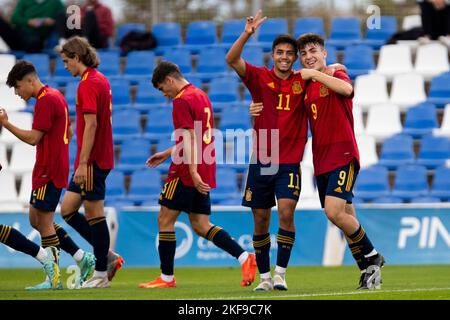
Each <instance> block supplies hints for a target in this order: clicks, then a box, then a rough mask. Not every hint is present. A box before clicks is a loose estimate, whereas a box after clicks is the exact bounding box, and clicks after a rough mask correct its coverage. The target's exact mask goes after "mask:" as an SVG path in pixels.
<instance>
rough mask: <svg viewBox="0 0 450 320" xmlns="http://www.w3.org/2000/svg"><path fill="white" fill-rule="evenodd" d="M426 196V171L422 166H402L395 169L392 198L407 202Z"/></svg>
mask: <svg viewBox="0 0 450 320" xmlns="http://www.w3.org/2000/svg"><path fill="white" fill-rule="evenodd" d="M427 195H428V183H427V169H426V168H425V167H424V166H418V165H404V166H400V167H399V168H398V169H397V172H396V176H395V183H394V187H393V189H392V196H394V197H399V198H402V199H404V200H406V201H408V200H411V199H412V198H416V197H421V196H427Z"/></svg>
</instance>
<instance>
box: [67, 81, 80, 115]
mask: <svg viewBox="0 0 450 320" xmlns="http://www.w3.org/2000/svg"><path fill="white" fill-rule="evenodd" d="M77 89H78V82H75V81H72V82H69V83H67V86H66V90H65V95H64V96H65V98H66V101H67V105H68V106H69V114H70V115H74V114H75V113H76V105H75V103H76V99H77Z"/></svg>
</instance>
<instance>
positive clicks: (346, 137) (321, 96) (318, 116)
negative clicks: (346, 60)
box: [305, 71, 359, 176]
mask: <svg viewBox="0 0 450 320" xmlns="http://www.w3.org/2000/svg"><path fill="white" fill-rule="evenodd" d="M334 77H336V78H338V79H341V80H344V81H346V82H348V83H351V80H350V78H349V77H348V75H347V73H345V71H336V72H335V73H334ZM352 98H353V93H352V95H351V96H350V97H344V96H342V95H340V94H337V93H336V92H334V91H331V90H330V89H328V88H327V87H326V86H325V85H323V84H322V83H320V82H319V81H311V83H310V84H309V85H308V87H307V89H306V96H305V108H306V113H307V115H308V119H309V125H310V128H311V134H312V139H313V140H312V152H313V163H314V175H316V176H318V175H320V174H323V173H327V172H330V171H333V170H334V169H336V168H339V167H342V166H345V165H347V164H348V163H350V161H351V160H352V159H356V161H358V163H359V152H358V146H357V144H356V139H355V131H354V129H353V102H352Z"/></svg>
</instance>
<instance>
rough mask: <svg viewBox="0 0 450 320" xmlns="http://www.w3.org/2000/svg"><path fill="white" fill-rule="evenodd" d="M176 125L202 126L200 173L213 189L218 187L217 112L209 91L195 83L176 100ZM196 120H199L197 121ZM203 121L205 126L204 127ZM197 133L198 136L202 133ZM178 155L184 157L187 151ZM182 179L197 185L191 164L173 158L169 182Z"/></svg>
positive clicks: (168, 177) (173, 114) (174, 120)
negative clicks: (215, 138)
mask: <svg viewBox="0 0 450 320" xmlns="http://www.w3.org/2000/svg"><path fill="white" fill-rule="evenodd" d="M172 118H173V125H174V127H175V130H177V129H193V130H194V131H195V130H196V129H201V137H202V147H201V151H200V150H198V152H197V154H198V155H199V156H200V155H201V157H198V158H197V159H198V160H197V172H198V174H199V175H200V177H201V178H202V180H203V182H204V183H206V184H208V185H209V186H210V187H211V188H215V187H216V159H215V150H214V141H213V137H212V129H213V128H214V125H213V123H214V122H213V121H214V115H213V111H212V107H211V101H210V100H209V98H208V96H207V95H206V93H204V92H203V91H202V90H200V89H198V88H196V87H195V86H194V85H192V84H188V85H186V86H185V87H183V89H181V91H180V93H178V95H177V96H176V97H175V98H174V99H173V111H172ZM194 122H196V123H194ZM200 124H201V127H200ZM195 132H196V136H197V138H198V136H199V134H197V131H195ZM181 141H182V137H181V136H178V137H177V141H176V144H177V145H178V144H179V143H180V142H181ZM177 154H178V155H179V156H180V157H181V156H182V155H183V150H180V151H179V153H178V152H177ZM178 177H179V178H180V179H181V181H182V182H183V184H184V185H185V186H188V187H194V183H193V182H192V178H191V175H190V173H189V164H188V163H185V162H183V163H178V161H177V163H175V161H172V163H171V165H170V168H169V174H168V176H167V181H166V182H169V181H171V180H173V179H175V178H178Z"/></svg>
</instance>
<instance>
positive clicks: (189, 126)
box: [139, 61, 256, 288]
mask: <svg viewBox="0 0 450 320" xmlns="http://www.w3.org/2000/svg"><path fill="white" fill-rule="evenodd" d="M152 83H153V86H154V87H155V88H157V89H159V90H160V91H161V92H162V93H163V94H164V95H165V96H166V97H169V98H172V99H173V110H172V118H173V124H174V127H175V138H176V144H175V146H174V147H172V148H169V149H167V150H165V151H163V152H159V153H156V154H154V155H153V156H151V157H150V158H149V159H148V160H147V165H148V166H149V167H156V166H158V165H159V164H161V163H162V162H164V161H165V160H166V159H167V158H169V157H170V156H171V155H172V160H173V161H172V163H171V165H170V167H169V173H168V175H167V179H166V183H165V184H164V187H163V189H162V191H161V194H160V196H159V204H160V205H161V209H160V211H159V215H158V228H159V245H158V252H159V258H160V261H161V275H160V276H159V277H157V278H156V279H155V280H153V281H150V282H145V283H141V284H139V287H140V288H170V287H175V286H176V283H175V277H174V270H173V269H174V258H175V249H176V238H175V222H176V220H177V219H178V216H179V215H180V213H181V211H184V212H186V213H188V214H189V221H190V224H191V226H192V228H193V229H194V231H195V233H197V234H198V235H199V236H201V237H203V238H205V239H207V240H209V241H211V242H213V243H214V244H215V245H216V246H217V247H219V248H220V249H222V250H224V251H226V252H228V253H229V254H230V255H232V256H233V257H235V258H236V259H238V261H239V263H240V264H241V266H242V281H241V286H249V285H251V283H252V282H253V281H254V279H255V273H256V258H255V255H254V254H252V253H248V252H246V251H245V250H244V249H242V247H241V246H240V245H239V244H237V242H236V241H234V240H233V239H232V238H231V237H230V235H229V234H228V233H227V232H226V231H225V230H224V229H222V228H221V227H219V226H216V225H213V224H211V222H210V219H209V216H210V214H211V201H210V194H209V193H210V190H211V188H215V187H216V160H215V149H214V137H213V136H212V130H213V121H214V116H213V111H212V107H211V102H210V100H209V98H208V96H207V95H206V93H204V92H203V91H202V90H200V89H198V88H196V87H195V86H194V85H192V84H190V83H189V82H188V81H187V80H186V79H185V78H184V77H183V75H182V74H181V72H180V69H179V68H178V66H177V65H175V64H173V63H172V62H168V61H163V62H161V63H159V64H158V66H157V67H156V68H155V70H154V72H153V77H152Z"/></svg>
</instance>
